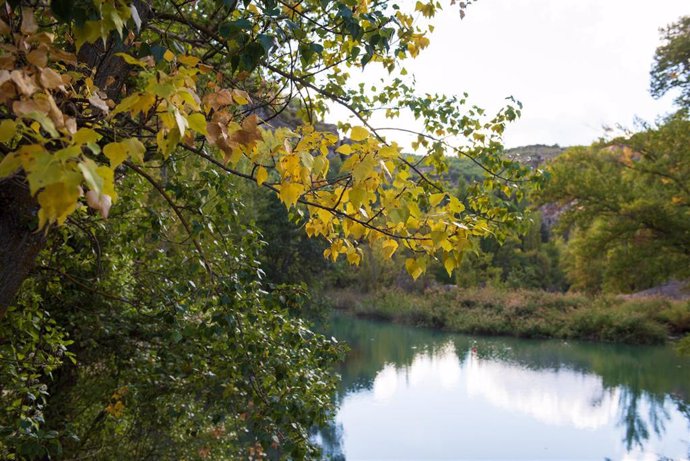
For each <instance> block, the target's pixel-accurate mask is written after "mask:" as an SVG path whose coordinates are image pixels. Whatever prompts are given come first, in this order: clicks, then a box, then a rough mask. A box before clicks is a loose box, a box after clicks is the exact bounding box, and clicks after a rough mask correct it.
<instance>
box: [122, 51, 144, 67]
mask: <svg viewBox="0 0 690 461" xmlns="http://www.w3.org/2000/svg"><path fill="white" fill-rule="evenodd" d="M115 56H119V57H120V58H122V59H123V60H124V61H125V62H126V63H127V64H131V65H133V66H139V67H143V68H144V69H146V63H145V62H143V61H141V60H139V59H137V58H135V57H134V56H131V55H129V54H127V53H115Z"/></svg>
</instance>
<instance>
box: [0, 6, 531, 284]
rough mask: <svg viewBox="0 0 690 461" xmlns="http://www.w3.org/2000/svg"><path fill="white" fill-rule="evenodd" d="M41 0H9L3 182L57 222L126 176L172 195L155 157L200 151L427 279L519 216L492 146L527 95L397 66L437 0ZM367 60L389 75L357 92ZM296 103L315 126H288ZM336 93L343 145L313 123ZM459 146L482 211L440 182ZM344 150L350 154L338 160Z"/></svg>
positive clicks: (343, 246) (312, 231)
mask: <svg viewBox="0 0 690 461" xmlns="http://www.w3.org/2000/svg"><path fill="white" fill-rule="evenodd" d="M41 5H43V4H33V3H29V2H27V3H24V2H18V3H10V4H8V8H7V10H6V11H7V13H5V14H4V15H3V17H2V22H1V23H0V33H2V37H3V38H2V40H3V43H4V45H3V50H2V57H1V59H0V85H2V86H1V87H0V118H2V121H1V122H0V142H1V143H2V146H3V152H4V153H5V155H4V158H3V159H2V161H1V162H0V178H8V177H11V176H13V175H17V174H20V175H24V176H25V178H26V181H27V183H28V186H29V189H30V193H31V195H32V196H34V197H35V198H36V200H37V202H38V204H39V206H40V209H39V212H38V220H39V222H38V226H39V228H41V229H43V230H44V231H46V232H47V231H48V229H50V228H51V227H53V226H55V225H58V226H59V225H63V224H64V223H65V222H66V220H67V219H68V218H69V217H70V216H72V215H74V214H75V213H83V212H84V211H83V210H84V205H86V206H87V207H89V208H91V209H93V210H96V211H98V212H99V213H100V214H101V215H102V216H103V217H107V216H108V215H109V213H110V210H111V207H113V206H114V204H116V203H117V202H118V182H119V178H121V177H122V176H123V175H124V174H126V173H127V172H129V173H134V174H138V175H141V176H143V177H144V178H146V180H147V181H148V182H150V183H151V185H152V187H153V188H154V189H156V190H158V191H159V192H160V191H162V189H163V188H162V187H161V182H163V181H164V178H163V177H162V176H161V169H160V167H161V166H162V165H166V164H167V163H169V162H172V161H174V159H175V158H177V157H179V156H188V155H192V156H196V157H198V158H200V159H203V160H204V162H203V163H202V164H201V166H200V170H198V171H201V170H203V169H206V168H214V169H218V170H222V171H225V172H228V173H231V174H235V175H237V176H241V177H243V178H245V179H248V180H251V181H254V182H256V184H257V185H258V186H261V187H265V188H268V189H270V190H272V191H274V192H275V193H276V194H277V196H278V197H279V198H280V200H281V201H282V202H283V203H284V205H285V206H286V207H288V208H293V207H298V208H299V211H298V212H299V213H302V214H304V216H305V219H306V225H305V230H306V232H307V233H308V235H309V236H322V237H324V238H326V239H327V240H328V242H329V247H328V248H327V249H326V250H325V252H324V255H325V256H326V257H329V258H332V259H333V260H336V259H337V258H338V257H340V256H344V257H345V258H346V259H347V260H348V261H349V262H350V263H353V264H358V263H359V262H360V260H361V257H362V250H361V249H360V247H359V243H360V242H363V241H366V242H368V243H369V244H371V245H379V246H382V247H384V248H386V249H387V253H388V254H389V255H392V254H393V253H395V252H396V251H397V250H398V248H400V247H405V248H407V249H408V250H411V254H412V255H413V256H412V257H410V258H408V259H407V261H406V264H405V266H406V268H407V270H408V272H409V273H410V274H411V275H412V276H413V277H415V278H416V277H418V276H419V275H420V274H421V273H423V272H424V270H425V268H426V267H427V264H428V261H429V259H430V258H436V259H438V260H440V261H442V262H443V264H444V266H445V267H446V269H447V270H448V271H449V272H450V271H452V270H453V269H454V268H456V267H458V265H459V264H460V258H461V254H462V251H463V249H465V248H466V247H467V246H468V241H469V240H470V239H474V238H477V237H486V236H492V237H495V238H498V239H499V240H501V239H503V238H505V237H506V235H507V234H508V233H509V232H510V230H511V229H513V228H515V227H517V226H518V224H519V223H520V220H521V216H520V213H519V212H512V211H510V210H509V208H508V207H507V206H506V204H505V202H504V199H505V198H506V197H508V198H510V197H511V196H513V195H514V194H518V195H519V194H520V193H521V191H520V190H519V189H518V188H517V186H518V185H519V184H520V183H522V182H525V181H527V180H528V176H529V173H528V171H527V170H526V169H525V168H522V167H519V166H517V165H516V164H514V163H512V162H510V161H508V160H505V159H502V158H501V157H500V156H499V155H498V153H499V152H500V148H501V145H500V136H501V134H502V133H503V130H504V128H505V124H506V123H507V122H509V121H511V120H513V119H515V118H516V117H517V116H518V115H519V107H514V106H507V107H506V108H505V109H503V110H501V111H500V112H499V113H498V114H497V115H495V116H494V117H485V115H484V112H483V111H482V110H481V109H479V108H477V107H467V108H465V107H464V106H465V105H466V99H465V98H457V97H447V96H443V95H433V94H429V95H424V96H421V97H418V96H416V95H415V94H414V91H413V84H412V83H408V82H406V81H405V80H403V79H402V78H401V76H402V75H404V74H405V73H406V71H405V69H404V67H402V63H403V62H404V60H405V59H407V58H414V57H415V56H417V54H418V53H419V52H420V50H422V49H424V48H425V47H426V46H428V44H429V40H428V38H427V37H426V35H427V34H428V31H429V30H430V29H431V26H430V25H428V24H427V21H426V20H427V19H428V18H431V17H433V16H434V15H436V14H437V13H438V11H439V10H440V4H439V3H438V2H435V1H429V2H421V1H420V2H417V3H416V5H414V8H413V9H412V11H404V9H403V8H402V6H401V5H397V4H394V3H390V2H369V1H367V0H360V1H355V0H344V1H316V0H308V1H302V2H291V1H279V0H263V1H257V2H252V1H250V0H246V1H244V2H237V1H211V0H206V1H195V2H180V3H175V2H167V1H156V2H153V4H152V5H147V4H143V3H141V2H137V1H135V2H130V1H127V0H93V1H91V0H80V1H78V2H67V1H64V0H55V1H53V2H51V5H50V7H46V6H41ZM460 6H461V7H464V6H465V4H461V5H460ZM372 64H376V65H380V66H382V67H383V68H384V69H385V70H387V71H388V72H389V73H390V77H389V78H386V79H385V81H382V82H381V84H380V86H379V85H372V86H371V87H368V85H359V86H355V87H354V88H350V87H349V86H348V82H349V81H350V77H351V75H350V73H351V72H352V71H353V70H354V69H358V68H360V67H363V66H365V65H372ZM296 99H299V101H300V103H299V107H300V115H301V116H302V117H303V119H304V120H305V122H306V123H304V124H302V125H299V126H290V127H285V126H280V125H281V123H280V122H279V120H280V114H281V112H283V111H284V110H285V108H286V107H288V105H290V104H291V101H294V100H296ZM328 103H335V104H340V105H342V106H344V107H346V108H347V109H349V110H350V111H351V112H352V113H353V115H354V116H355V117H356V118H357V124H356V125H354V126H350V125H348V124H343V125H341V129H343V130H345V132H346V133H347V134H348V135H349V140H348V141H347V142H342V141H340V140H339V139H338V136H337V135H336V134H335V133H333V132H331V131H324V130H319V129H317V126H318V125H316V124H315V123H314V121H315V120H317V119H318V118H321V117H323V116H324V115H325V114H326V112H327V104H328ZM377 108H385V111H386V115H387V116H389V117H396V116H398V115H399V114H400V113H401V112H403V111H406V112H409V113H411V114H412V115H413V116H414V117H415V118H416V119H418V120H419V122H420V124H421V126H422V127H423V131H422V132H420V133H419V134H418V136H417V140H416V141H415V142H414V143H413V146H414V148H415V149H418V150H419V151H420V154H421V156H420V157H417V158H414V159H412V158H410V157H408V156H407V155H405V153H404V152H403V149H402V147H401V146H400V145H398V144H397V143H396V142H388V141H387V140H386V139H385V138H384V137H383V136H382V134H381V133H382V132H381V131H380V130H377V129H376V128H375V127H373V126H372V125H371V124H370V122H369V116H370V114H371V113H372V111H373V110H374V109H377ZM405 130H406V129H405ZM447 154H454V155H459V156H462V157H466V158H469V159H471V160H472V161H473V162H475V163H476V164H478V165H480V166H481V167H482V168H483V169H484V170H485V171H486V172H487V176H486V178H485V180H484V183H483V185H482V187H477V188H475V189H474V194H473V196H472V197H471V199H470V204H471V207H470V209H467V208H466V207H465V205H464V204H463V203H461V202H460V201H459V200H458V199H457V198H455V197H454V196H453V195H452V194H449V193H448V192H447V191H446V190H444V188H443V187H442V185H441V184H439V183H438V182H437V181H436V180H435V179H434V178H435V177H437V176H438V174H440V173H441V172H443V171H444V170H445V169H446V168H447V165H446V159H445V155H447ZM334 155H339V156H341V157H343V158H344V161H343V162H342V163H341V166H340V169H339V170H338V171H331V170H330V166H331V162H332V159H333V156H334ZM198 171H197V172H193V171H191V172H189V173H190V174H191V175H192V176H190V177H193V176H194V175H195V174H197V173H198ZM129 173H127V174H129ZM497 190H498V191H501V194H496V193H495V192H494V191H497ZM166 200H168V202H169V203H170V205H171V207H172V208H173V209H176V208H175V203H174V200H173V199H172V198H170V197H168V198H167V199H166ZM175 214H176V217H177V219H180V220H181V221H182V223H183V225H184V227H185V229H186V231H187V232H188V233H189V234H190V235H191V234H192V232H191V225H190V224H189V223H186V222H185V220H184V218H183V217H182V214H181V213H175ZM196 251H197V252H198V253H199V255H200V259H201V264H202V265H203V266H205V269H206V270H207V271H208V272H209V274H211V276H212V275H213V268H212V267H210V266H209V265H208V264H207V261H205V260H207V259H208V257H207V256H206V255H204V254H203V253H204V252H203V249H202V248H201V247H200V246H199V245H196Z"/></svg>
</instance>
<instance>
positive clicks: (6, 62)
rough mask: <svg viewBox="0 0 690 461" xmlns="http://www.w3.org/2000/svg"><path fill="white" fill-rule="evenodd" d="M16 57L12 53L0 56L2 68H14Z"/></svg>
mask: <svg viewBox="0 0 690 461" xmlns="http://www.w3.org/2000/svg"><path fill="white" fill-rule="evenodd" d="M16 60H17V58H16V57H14V56H12V55H11V54H10V55H5V56H0V69H14V63H15V61H16Z"/></svg>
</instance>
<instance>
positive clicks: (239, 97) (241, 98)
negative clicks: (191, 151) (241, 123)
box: [232, 90, 249, 106]
mask: <svg viewBox="0 0 690 461" xmlns="http://www.w3.org/2000/svg"><path fill="white" fill-rule="evenodd" d="M232 99H233V100H234V101H235V102H236V103H237V104H239V105H240V106H245V105H247V104H249V95H248V94H247V92H246V91H242V90H232Z"/></svg>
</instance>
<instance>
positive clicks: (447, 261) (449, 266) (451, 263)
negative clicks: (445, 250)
mask: <svg viewBox="0 0 690 461" xmlns="http://www.w3.org/2000/svg"><path fill="white" fill-rule="evenodd" d="M455 266H456V264H455V258H453V257H452V256H451V255H449V254H445V255H444V256H443V267H445V268H446V272H448V276H449V277H450V276H451V275H453V270H454V269H455Z"/></svg>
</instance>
